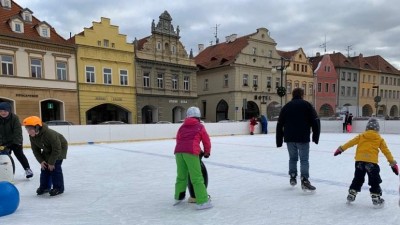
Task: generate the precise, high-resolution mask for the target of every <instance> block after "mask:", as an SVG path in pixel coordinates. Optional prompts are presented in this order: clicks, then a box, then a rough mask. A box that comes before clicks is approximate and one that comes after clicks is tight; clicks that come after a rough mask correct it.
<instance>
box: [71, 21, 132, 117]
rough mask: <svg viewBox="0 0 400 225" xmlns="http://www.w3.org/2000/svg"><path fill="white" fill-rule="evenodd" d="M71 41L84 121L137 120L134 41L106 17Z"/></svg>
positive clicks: (81, 114) (81, 113) (81, 115)
mask: <svg viewBox="0 0 400 225" xmlns="http://www.w3.org/2000/svg"><path fill="white" fill-rule="evenodd" d="M71 41H72V42H74V43H75V44H76V46H77V67H78V90H79V94H78V95H79V105H80V120H81V124H97V123H101V122H105V121H122V122H125V123H136V122H137V121H136V111H137V110H136V97H135V96H136V94H135V79H134V71H135V70H134V45H133V44H129V43H127V42H126V35H123V34H120V33H119V29H118V26H114V25H111V24H110V19H108V18H103V17H102V18H101V21H100V22H93V26H92V27H90V28H84V31H83V32H81V33H79V34H77V35H75V36H74V37H73V38H71Z"/></svg>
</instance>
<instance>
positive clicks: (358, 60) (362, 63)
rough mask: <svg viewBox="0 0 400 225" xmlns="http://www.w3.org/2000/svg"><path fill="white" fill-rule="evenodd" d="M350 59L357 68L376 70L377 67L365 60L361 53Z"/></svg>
mask: <svg viewBox="0 0 400 225" xmlns="http://www.w3.org/2000/svg"><path fill="white" fill-rule="evenodd" d="M350 59H351V60H352V62H353V63H354V64H355V65H356V66H357V68H360V69H365V70H378V68H377V67H375V66H374V65H373V64H371V63H369V62H368V61H367V60H365V58H364V56H363V55H362V54H360V55H359V56H354V57H350Z"/></svg>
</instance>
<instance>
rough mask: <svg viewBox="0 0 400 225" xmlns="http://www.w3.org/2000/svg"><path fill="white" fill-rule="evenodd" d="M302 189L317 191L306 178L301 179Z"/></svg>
mask: <svg viewBox="0 0 400 225" xmlns="http://www.w3.org/2000/svg"><path fill="white" fill-rule="evenodd" d="M301 188H302V189H303V190H304V191H315V189H316V188H315V187H314V186H312V185H311V183H310V181H309V180H308V179H307V178H305V177H301Z"/></svg>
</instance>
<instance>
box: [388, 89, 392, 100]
mask: <svg viewBox="0 0 400 225" xmlns="http://www.w3.org/2000/svg"><path fill="white" fill-rule="evenodd" d="M389 98H392V90H389Z"/></svg>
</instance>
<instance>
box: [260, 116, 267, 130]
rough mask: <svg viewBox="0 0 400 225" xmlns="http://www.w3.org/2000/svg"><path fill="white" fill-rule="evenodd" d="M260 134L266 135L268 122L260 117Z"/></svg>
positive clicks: (263, 117)
mask: <svg viewBox="0 0 400 225" xmlns="http://www.w3.org/2000/svg"><path fill="white" fill-rule="evenodd" d="M260 120H261V133H262V134H268V120H267V117H265V116H264V115H261V119H260Z"/></svg>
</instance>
